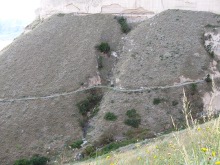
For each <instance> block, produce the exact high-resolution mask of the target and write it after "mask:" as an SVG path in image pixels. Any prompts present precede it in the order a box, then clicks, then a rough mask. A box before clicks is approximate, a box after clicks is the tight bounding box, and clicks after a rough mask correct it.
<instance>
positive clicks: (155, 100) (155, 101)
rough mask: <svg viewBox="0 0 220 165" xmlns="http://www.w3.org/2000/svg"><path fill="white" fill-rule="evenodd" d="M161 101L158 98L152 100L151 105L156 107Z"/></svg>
mask: <svg viewBox="0 0 220 165" xmlns="http://www.w3.org/2000/svg"><path fill="white" fill-rule="evenodd" d="M161 101H162V100H161V99H160V98H154V100H153V104H154V105H158V104H160V103H161Z"/></svg>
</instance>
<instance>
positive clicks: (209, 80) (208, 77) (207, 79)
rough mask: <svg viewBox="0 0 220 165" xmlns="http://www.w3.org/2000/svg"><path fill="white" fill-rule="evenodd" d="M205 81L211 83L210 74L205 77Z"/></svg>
mask: <svg viewBox="0 0 220 165" xmlns="http://www.w3.org/2000/svg"><path fill="white" fill-rule="evenodd" d="M205 81H206V82H207V83H209V82H212V79H211V76H210V74H208V75H207V77H206V79H205Z"/></svg>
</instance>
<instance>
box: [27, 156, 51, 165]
mask: <svg viewBox="0 0 220 165" xmlns="http://www.w3.org/2000/svg"><path fill="white" fill-rule="evenodd" d="M48 161H49V159H48V158H46V157H44V156H33V157H32V158H31V159H30V163H31V165H46V164H47V162H48Z"/></svg>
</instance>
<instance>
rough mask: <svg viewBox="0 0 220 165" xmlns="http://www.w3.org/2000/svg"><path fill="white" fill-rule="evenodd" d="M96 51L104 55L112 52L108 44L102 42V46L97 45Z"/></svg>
mask: <svg viewBox="0 0 220 165" xmlns="http://www.w3.org/2000/svg"><path fill="white" fill-rule="evenodd" d="M96 49H97V50H98V51H100V52H102V53H109V52H110V50H111V48H110V46H109V44H108V43H107V42H102V43H101V44H100V45H97V46H96Z"/></svg>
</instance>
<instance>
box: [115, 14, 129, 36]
mask: <svg viewBox="0 0 220 165" xmlns="http://www.w3.org/2000/svg"><path fill="white" fill-rule="evenodd" d="M117 20H118V23H119V24H120V25H121V31H122V32H123V33H126V34H127V33H129V32H130V31H131V28H130V27H129V25H128V23H127V19H126V18H124V17H119V18H117Z"/></svg>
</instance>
